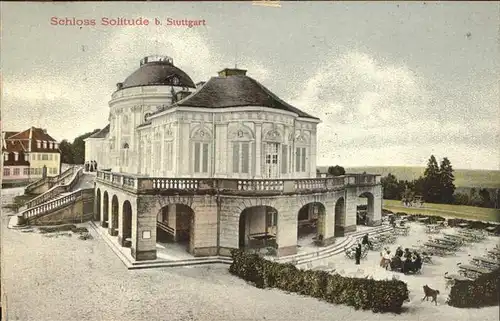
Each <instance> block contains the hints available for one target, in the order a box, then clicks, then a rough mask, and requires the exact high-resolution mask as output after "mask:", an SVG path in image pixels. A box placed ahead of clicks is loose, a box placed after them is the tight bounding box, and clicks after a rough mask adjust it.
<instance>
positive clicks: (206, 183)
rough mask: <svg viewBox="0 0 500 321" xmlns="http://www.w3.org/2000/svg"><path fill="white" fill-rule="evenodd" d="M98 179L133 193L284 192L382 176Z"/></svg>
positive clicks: (107, 175)
mask: <svg viewBox="0 0 500 321" xmlns="http://www.w3.org/2000/svg"><path fill="white" fill-rule="evenodd" d="M96 181H97V182H99V183H103V184H106V185H109V186H112V187H117V188H120V189H124V190H126V191H129V192H132V193H134V194H149V193H158V192H161V191H162V190H188V191H189V192H191V193H199V194H212V193H223V194H235V195H245V194H247V195H255V194H265V195H284V194H308V193H321V192H328V191H335V190H342V189H344V188H347V187H360V186H374V185H380V175H371V174H347V175H343V176H337V177H329V178H306V179H227V178H208V179H207V178H170V177H168V178H167V177H148V176H138V175H133V174H126V173H113V172H109V171H97V179H96Z"/></svg>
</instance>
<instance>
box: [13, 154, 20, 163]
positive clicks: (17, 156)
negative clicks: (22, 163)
mask: <svg viewBox="0 0 500 321" xmlns="http://www.w3.org/2000/svg"><path fill="white" fill-rule="evenodd" d="M14 160H15V161H16V162H17V161H18V160H19V153H16V152H14Z"/></svg>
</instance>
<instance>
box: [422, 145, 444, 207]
mask: <svg viewBox="0 0 500 321" xmlns="http://www.w3.org/2000/svg"><path fill="white" fill-rule="evenodd" d="M440 179H441V178H440V173H439V167H438V164H437V161H436V158H435V157H434V155H431V157H430V158H429V161H428V162H427V168H426V169H425V171H424V195H423V197H424V200H425V201H426V202H431V203H438V202H439V201H440V200H441V188H440V187H441V186H440V185H441V182H440Z"/></svg>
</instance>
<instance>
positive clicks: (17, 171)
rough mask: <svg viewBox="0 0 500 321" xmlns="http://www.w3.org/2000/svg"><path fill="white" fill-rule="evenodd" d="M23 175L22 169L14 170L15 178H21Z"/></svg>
mask: <svg viewBox="0 0 500 321" xmlns="http://www.w3.org/2000/svg"><path fill="white" fill-rule="evenodd" d="M20 174H21V169H20V168H14V176H19V175H20Z"/></svg>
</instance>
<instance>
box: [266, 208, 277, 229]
mask: <svg viewBox="0 0 500 321" xmlns="http://www.w3.org/2000/svg"><path fill="white" fill-rule="evenodd" d="M266 216H267V217H266V218H267V227H274V226H277V225H278V212H276V211H275V210H272V211H269V210H268V211H267V212H266Z"/></svg>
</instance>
